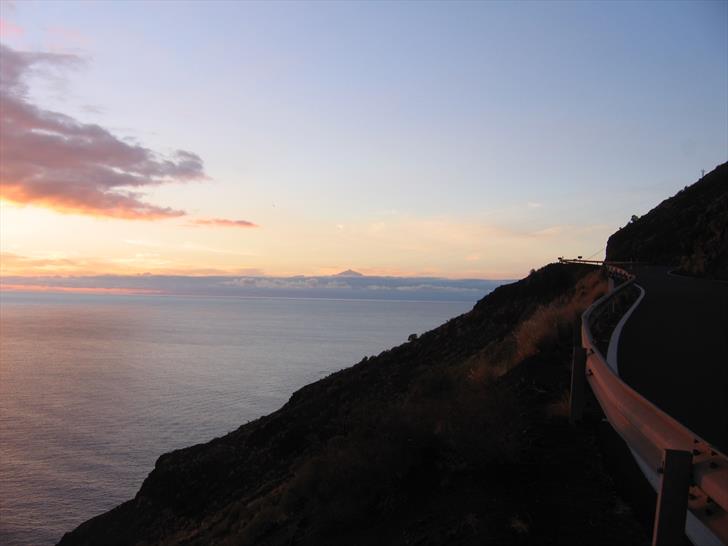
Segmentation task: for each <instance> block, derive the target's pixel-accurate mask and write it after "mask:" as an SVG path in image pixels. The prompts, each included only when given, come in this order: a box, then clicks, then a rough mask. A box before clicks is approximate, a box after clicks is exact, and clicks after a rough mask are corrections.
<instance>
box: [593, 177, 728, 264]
mask: <svg viewBox="0 0 728 546" xmlns="http://www.w3.org/2000/svg"><path fill="white" fill-rule="evenodd" d="M607 259H608V260H634V261H641V262H648V263H652V264H658V265H675V266H680V268H681V269H682V270H683V271H685V272H686V273H689V274H692V275H698V276H705V277H709V278H718V279H728V163H723V164H722V165H720V166H718V167H716V168H715V169H714V170H713V171H711V172H710V173H708V174H706V175H705V176H704V177H703V178H701V179H700V180H699V181H698V182H696V183H695V184H693V185H692V186H687V187H685V189H683V190H681V191H679V192H678V193H677V194H675V195H674V196H672V197H670V198H669V199H666V200H665V201H663V202H662V203H660V204H659V205H658V206H656V207H655V208H654V209H652V210H651V211H650V212H649V213H647V214H645V215H644V216H642V217H641V218H639V219H637V220H636V221H634V222H630V223H629V224H628V225H626V226H625V227H623V228H622V229H620V230H619V231H617V232H616V233H614V234H613V235H612V236H611V237H610V238H609V241H608V243H607Z"/></svg>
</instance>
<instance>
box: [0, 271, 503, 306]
mask: <svg viewBox="0 0 728 546" xmlns="http://www.w3.org/2000/svg"><path fill="white" fill-rule="evenodd" d="M505 282H508V281H504V280H483V279H443V278H437V277H375V276H364V275H356V276H355V275H343V276H342V275H333V276H294V277H266V276H199V277H197V276H195V277H192V276H174V275H149V274H145V275H97V276H67V277H60V276H38V277H25V276H23V277H19V276H10V277H7V276H6V277H2V279H0V289H2V290H5V291H29V292H34V291H44V292H53V291H57V292H87V293H108V294H158V295H180V296H182V295H185V296H215V297H281V298H332V299H367V300H407V301H413V300H425V301H472V302H475V301H477V300H478V299H480V298H482V297H483V296H484V295H485V294H487V293H488V292H491V291H492V290H493V289H494V288H496V287H497V286H499V285H501V284H504V283H505Z"/></svg>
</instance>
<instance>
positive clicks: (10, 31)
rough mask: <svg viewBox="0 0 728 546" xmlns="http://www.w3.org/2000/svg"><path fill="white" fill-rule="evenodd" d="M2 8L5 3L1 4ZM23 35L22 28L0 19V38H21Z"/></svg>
mask: <svg viewBox="0 0 728 546" xmlns="http://www.w3.org/2000/svg"><path fill="white" fill-rule="evenodd" d="M3 6H5V3H4V2H3ZM22 35H23V28H22V27H19V26H18V25H15V24H13V23H11V22H10V21H7V20H6V19H0V36H2V37H5V36H22Z"/></svg>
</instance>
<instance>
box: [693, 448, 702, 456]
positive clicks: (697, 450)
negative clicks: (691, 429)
mask: <svg viewBox="0 0 728 546" xmlns="http://www.w3.org/2000/svg"><path fill="white" fill-rule="evenodd" d="M701 453H702V451H700V450H699V449H693V455H700V454H701Z"/></svg>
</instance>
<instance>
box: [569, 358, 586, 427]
mask: <svg viewBox="0 0 728 546" xmlns="http://www.w3.org/2000/svg"><path fill="white" fill-rule="evenodd" d="M585 397H586V349H584V347H582V346H581V345H577V344H575V345H574V353H573V355H572V358H571V392H570V393H569V423H571V424H572V425H573V424H575V423H576V422H577V421H580V420H581V416H582V414H583V413H584V400H585Z"/></svg>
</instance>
